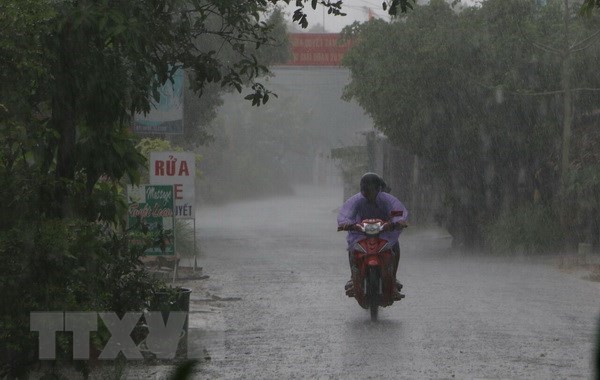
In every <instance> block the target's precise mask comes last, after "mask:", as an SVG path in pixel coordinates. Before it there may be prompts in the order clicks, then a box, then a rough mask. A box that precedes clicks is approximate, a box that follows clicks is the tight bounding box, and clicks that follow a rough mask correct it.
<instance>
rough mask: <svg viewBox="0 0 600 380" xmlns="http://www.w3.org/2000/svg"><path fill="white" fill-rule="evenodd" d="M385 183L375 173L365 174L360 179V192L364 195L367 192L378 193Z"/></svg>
mask: <svg viewBox="0 0 600 380" xmlns="http://www.w3.org/2000/svg"><path fill="white" fill-rule="evenodd" d="M384 186H385V182H384V181H383V179H381V177H379V176H378V175H377V174H375V173H365V174H363V176H362V177H361V178H360V192H361V193H363V194H365V192H367V191H376V192H377V193H379V192H380V191H382V190H383V189H384Z"/></svg>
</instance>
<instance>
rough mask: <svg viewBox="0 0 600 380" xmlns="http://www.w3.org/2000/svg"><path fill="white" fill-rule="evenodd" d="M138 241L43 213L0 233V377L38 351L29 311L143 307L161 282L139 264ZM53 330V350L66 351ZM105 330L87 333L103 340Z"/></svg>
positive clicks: (63, 355) (15, 371)
mask: <svg viewBox="0 0 600 380" xmlns="http://www.w3.org/2000/svg"><path fill="white" fill-rule="evenodd" d="M143 248H144V247H143V246H137V247H136V246H131V247H128V245H127V239H126V238H125V236H123V235H121V234H117V233H115V232H113V231H112V230H109V229H106V228H104V227H103V226H102V225H100V224H97V223H91V222H86V221H81V220H45V221H39V222H36V223H33V224H30V225H28V226H27V228H24V227H22V226H17V227H15V228H13V229H11V230H8V231H1V232H0V260H1V261H2V262H3V263H4V265H2V266H1V267H0V291H1V292H2V295H3V302H2V305H3V306H2V309H1V310H2V313H1V318H0V353H2V356H1V357H2V359H1V360H2V361H1V362H0V377H1V376H4V375H12V376H19V375H21V374H23V372H26V371H27V369H28V368H29V367H30V365H31V364H33V363H34V362H35V361H36V359H37V357H38V353H37V350H38V336H37V333H31V332H30V331H29V313H30V312H32V311H107V310H108V311H114V312H116V313H117V314H119V315H122V313H124V312H126V311H138V310H143V309H144V308H145V307H146V306H147V304H148V302H149V300H150V299H151V297H152V294H153V293H154V292H155V291H156V290H157V289H161V288H164V286H165V285H164V283H161V282H159V281H158V280H156V279H154V278H152V277H151V276H150V275H149V274H148V273H147V272H146V271H145V270H144V269H143V267H142V266H141V265H140V264H141V263H140V261H139V257H140V256H141V255H142V254H143ZM62 335H63V334H58V335H57V338H58V339H57V341H58V342H59V343H58V350H57V357H58V358H59V360H60V359H67V358H69V357H71V351H70V340H69V339H66V337H65V336H62ZM106 339H107V335H106V331H104V332H102V331H99V333H98V334H96V336H95V337H94V339H92V342H93V344H95V345H96V348H101V347H103V346H104V343H106Z"/></svg>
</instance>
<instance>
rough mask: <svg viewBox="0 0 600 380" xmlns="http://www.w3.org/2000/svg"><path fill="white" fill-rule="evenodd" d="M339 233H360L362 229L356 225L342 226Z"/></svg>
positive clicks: (339, 227)
mask: <svg viewBox="0 0 600 380" xmlns="http://www.w3.org/2000/svg"><path fill="white" fill-rule="evenodd" d="M338 231H360V227H358V226H357V225H356V224H341V225H339V226H338Z"/></svg>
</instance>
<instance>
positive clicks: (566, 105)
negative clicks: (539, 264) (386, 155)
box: [344, 0, 600, 252]
mask: <svg viewBox="0 0 600 380" xmlns="http://www.w3.org/2000/svg"><path fill="white" fill-rule="evenodd" d="M565 4H566V5H567V7H566V8H565ZM592 5H593V4H586V6H585V7H584V8H583V10H585V11H586V12H587V13H588V15H587V16H585V17H584V16H582V15H581V14H580V12H581V11H582V8H581V4H580V3H578V2H575V1H563V0H549V1H544V2H539V1H538V2H536V1H525V0H508V1H507V0H487V1H484V2H482V3H481V5H480V6H476V7H464V6H463V7H461V8H459V7H454V6H453V5H452V4H449V3H448V2H445V1H442V0H432V1H431V2H429V4H428V5H420V6H416V7H415V9H414V11H412V12H408V13H407V14H405V15H402V16H401V17H398V18H396V19H395V20H394V21H393V22H391V23H387V22H384V21H381V20H372V21H370V22H367V23H363V24H355V25H353V26H350V27H348V28H347V29H346V30H345V34H346V37H347V38H352V39H353V40H354V41H355V42H354V45H353V48H352V49H351V51H350V52H349V53H348V54H347V55H346V56H345V58H344V65H345V66H346V67H348V68H349V69H350V71H351V77H352V79H351V82H350V83H349V84H348V85H347V87H346V89H345V95H344V96H345V98H346V99H348V100H350V99H353V100H356V101H357V102H358V103H359V104H360V105H361V106H362V107H363V108H364V109H365V111H366V112H367V113H368V114H369V115H370V116H371V117H372V118H373V120H374V121H375V126H376V128H377V129H379V130H380V131H381V132H383V133H384V134H385V135H386V136H387V138H388V139H389V141H390V142H391V143H392V144H395V145H397V146H399V147H401V148H402V149H403V150H405V151H406V152H409V153H411V154H413V155H415V156H417V157H418V158H419V162H422V163H424V166H425V168H424V169H425V170H424V171H426V172H427V173H428V174H429V173H431V174H432V177H434V178H435V181H436V183H435V185H436V186H435V188H436V189H437V190H438V191H440V192H441V194H442V198H443V207H442V210H440V212H439V214H440V215H438V218H439V219H440V220H442V221H443V224H444V226H445V227H446V228H447V229H448V230H449V232H450V234H451V235H452V236H453V238H454V241H455V245H456V246H459V247H463V248H482V247H487V248H490V249H491V250H493V251H507V252H511V251H515V250H521V251H527V252H535V251H545V252H548V251H553V252H559V251H560V250H562V249H565V248H567V249H569V248H573V247H576V246H577V244H578V243H580V242H585V243H589V244H593V245H595V246H596V247H598V246H599V244H600V241H599V239H600V203H599V201H600V186H599V184H600V182H599V180H600V171H599V168H600V151H599V150H598V146H600V134H599V133H598V125H599V123H600V108H599V107H598V105H599V104H600V73H599V72H598V70H596V65H597V62H598V57H599V56H600V35H599V33H598V30H600V18H599V17H598V15H597V12H594V11H591V12H590V10H592V9H593V7H591V6H592ZM381 36H386V38H381Z"/></svg>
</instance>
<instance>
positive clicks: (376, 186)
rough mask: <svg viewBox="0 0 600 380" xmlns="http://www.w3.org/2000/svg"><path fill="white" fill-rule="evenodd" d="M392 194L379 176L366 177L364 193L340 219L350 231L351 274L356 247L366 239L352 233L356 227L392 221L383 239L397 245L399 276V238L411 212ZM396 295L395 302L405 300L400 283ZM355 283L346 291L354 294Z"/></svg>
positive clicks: (362, 183) (342, 211) (347, 204)
mask: <svg viewBox="0 0 600 380" xmlns="http://www.w3.org/2000/svg"><path fill="white" fill-rule="evenodd" d="M384 190H387V191H389V189H388V188H387V185H386V184H385V182H384V181H383V179H381V177H379V176H378V175H377V174H375V173H366V174H364V175H363V176H362V178H361V179H360V192H359V193H358V194H355V195H353V196H352V197H350V198H348V200H347V201H346V202H345V203H344V204H343V205H342V208H341V209H340V212H339V214H338V217H337V222H338V226H339V227H341V228H343V229H350V230H349V231H348V236H347V238H346V240H347V242H348V257H349V260H350V270H352V267H353V264H354V263H353V255H352V247H354V245H355V244H356V243H357V242H358V241H359V240H361V239H363V238H364V236H363V235H362V234H360V233H358V232H356V231H352V229H353V226H354V225H355V224H356V223H359V222H361V221H362V220H364V219H381V220H385V221H388V222H389V223H388V224H386V231H385V232H383V233H382V234H381V235H380V237H381V238H382V239H385V240H387V241H388V242H395V244H394V246H393V248H392V252H393V253H394V277H396V274H397V272H398V263H399V261H400V244H399V243H398V238H399V237H400V231H401V230H402V229H403V228H404V227H406V221H407V219H408V210H407V209H406V207H404V205H403V204H402V202H400V201H399V200H398V198H396V197H394V196H393V195H391V194H389V193H387V192H385V191H384ZM396 285H397V289H396V294H395V295H394V298H396V299H401V298H403V297H404V295H403V294H401V293H400V290H401V289H402V284H400V283H399V282H398V280H396ZM351 288H352V280H350V281H348V283H347V284H346V291H349V290H351Z"/></svg>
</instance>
